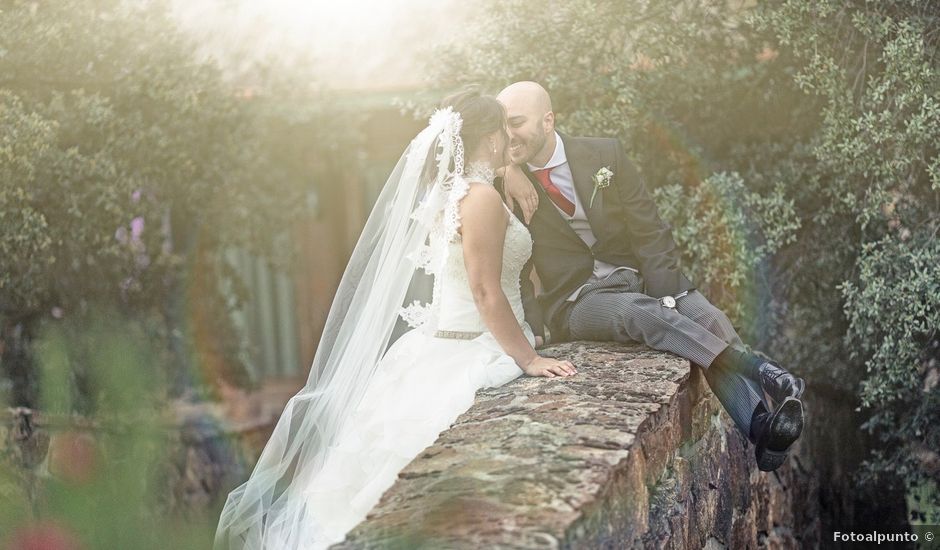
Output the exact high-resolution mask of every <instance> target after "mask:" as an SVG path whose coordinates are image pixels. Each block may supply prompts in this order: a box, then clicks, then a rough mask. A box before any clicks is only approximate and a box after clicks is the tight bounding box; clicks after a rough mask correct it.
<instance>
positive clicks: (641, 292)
mask: <svg viewBox="0 0 940 550" xmlns="http://www.w3.org/2000/svg"><path fill="white" fill-rule="evenodd" d="M497 99H499V101H500V102H501V103H502V104H503V105H504V106H505V107H506V111H507V116H508V122H509V134H510V137H511V141H510V155H511V158H512V163H513V164H514V165H517V166H519V167H521V171H519V170H512V169H510V170H508V171H507V175H506V182H505V186H506V189H505V192H506V194H507V195H508V197H509V198H510V200H512V199H516V202H521V201H524V200H525V198H524V197H525V196H526V195H527V194H531V189H530V187H529V186H530V183H529V182H531V187H534V189H535V191H536V192H537V194H538V207H537V208H536V209H535V211H534V213H533V214H532V216H531V220H530V221H529V222H528V224H527V225H528V227H529V231H530V232H531V234H532V237H533V240H534V244H533V250H532V260H531V262H532V264H533V265H534V267H535V270H536V272H537V274H538V276H539V280H540V281H541V283H542V287H543V292H542V294H541V295H540V296H539V297H538V300H537V301H536V300H534V299H528V300H526V302H527V304H526V305H527V308H526V309H527V315H526V317H527V320H529V321H530V325H531V326H532V329H533V330H534V331H535V334H537V335H542V334H543V330H544V329H543V324H547V325H548V327H549V329H550V330H551V336H552V339H553V340H556V341H558V340H614V341H618V342H642V343H644V344H646V345H648V346H650V347H652V348H654V349H658V350H664V351H670V352H673V353H675V354H677V355H680V356H682V357H685V358H686V359H688V360H689V361H691V362H692V363H694V364H696V365H698V366H699V367H701V368H702V369H703V372H704V375H705V379H706V380H707V381H708V385H709V386H710V387H711V389H712V391H713V392H714V393H715V395H716V396H717V397H718V399H719V401H721V404H722V405H723V406H724V408H725V410H727V411H728V414H729V415H730V416H731V418H732V419H733V420H734V422H735V424H736V425H737V427H738V428H739V429H740V430H741V432H742V433H743V434H744V435H745V436H746V437H747V438H748V439H749V440H750V441H751V442H752V443H754V445H755V456H756V460H757V466H758V468H760V469H761V470H763V471H771V470H774V469H776V468H778V467H779V466H780V465H781V464H783V462H784V461H785V459H786V457H787V452H788V449H789V447H790V445H791V444H792V443H793V442H794V441H796V439H797V438H798V437H799V435H800V432H801V431H802V428H803V407H802V403H801V402H800V400H799V398H800V396H801V395H802V393H803V388H804V382H803V380H802V379H801V378H796V377H794V376H793V375H791V374H790V373H789V372H787V371H786V370H784V369H783V368H781V367H780V366H778V365H777V364H775V363H773V362H770V361H766V360H764V359H761V358H760V357H758V356H756V355H754V354H753V353H751V352H750V351H749V350H748V348H746V346H744V344H743V342H742V341H741V338H740V337H739V336H738V334H737V332H735V330H734V327H733V326H732V325H731V322H730V321H729V320H728V318H727V316H725V314H724V313H722V312H721V311H720V310H719V309H718V308H716V307H715V306H713V305H712V304H711V303H709V302H708V300H707V299H706V298H705V297H704V296H703V295H702V294H701V293H699V292H698V291H697V290H695V286H694V285H693V284H692V283H691V282H690V281H689V280H688V279H687V278H686V277H685V276H684V275H683V274H682V272H681V271H679V261H678V253H677V251H676V245H675V242H674V241H673V238H672V235H671V233H670V231H669V229H668V227H667V226H666V225H665V224H664V223H663V222H662V221H661V220H660V218H659V215H658V213H657V211H656V206H655V204H654V203H653V201H652V199H651V198H650V196H649V194H648V193H647V191H646V189H645V187H644V185H643V180H642V178H641V177H640V175H639V174H638V173H637V171H636V169H635V168H634V167H633V166H632V165H631V164H630V163H629V161H628V160H627V158H626V155H625V154H624V152H623V148H622V147H621V146H620V143H619V142H618V141H617V140H615V139H610V138H585V137H570V136H567V135H561V134H559V133H557V132H556V131H555V115H554V113H553V112H552V104H551V98H550V97H549V95H548V92H546V91H545V89H544V88H542V86H540V85H539V84H537V83H535V82H517V83H515V84H512V85H510V86H508V87H507V88H505V89H504V90H503V91H502V92H500V93H499V95H498V96H497ZM523 173H524V176H523V175H522V174H523ZM526 178H527V179H526ZM510 204H511V203H510ZM516 214H517V216H520V217H522V216H521V215H520V209H518V208H517V209H516ZM523 292H524V295H528V296H529V297H532V296H533V292H532V285H531V282H530V281H529V280H528V277H526V276H524V277H523ZM542 312H544V315H545V317H544V323H543V317H542ZM764 392H766V393H767V394H769V395H770V397H771V398H772V400H773V402H774V404H775V407H771V406H770V405H769V404H768V402H767V401H766V400H765V399H764Z"/></svg>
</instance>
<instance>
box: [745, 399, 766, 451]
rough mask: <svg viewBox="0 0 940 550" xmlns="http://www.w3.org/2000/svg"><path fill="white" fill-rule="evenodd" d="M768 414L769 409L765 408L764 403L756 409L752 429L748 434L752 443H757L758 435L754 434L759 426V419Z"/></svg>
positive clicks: (752, 418) (759, 404)
mask: <svg viewBox="0 0 940 550" xmlns="http://www.w3.org/2000/svg"><path fill="white" fill-rule="evenodd" d="M766 413H767V407H765V406H764V404H763V403H758V404H757V406H756V407H754V413H753V414H752V415H751V429H750V432H749V434H748V435H749V436H750V439H751V443H755V442H757V434H755V433H754V430H755V429H757V427H758V425H759V423H758V422H757V419H758V417H759V416H760V415H762V414H766Z"/></svg>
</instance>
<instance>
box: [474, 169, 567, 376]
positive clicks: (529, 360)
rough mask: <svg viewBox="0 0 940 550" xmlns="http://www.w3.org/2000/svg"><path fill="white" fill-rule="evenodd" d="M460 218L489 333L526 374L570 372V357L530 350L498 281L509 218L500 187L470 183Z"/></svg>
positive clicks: (477, 300) (476, 298)
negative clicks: (551, 356)
mask: <svg viewBox="0 0 940 550" xmlns="http://www.w3.org/2000/svg"><path fill="white" fill-rule="evenodd" d="M460 220H461V228H460V232H461V235H462V237H463V255H464V263H465V265H466V266H467V277H468V279H469V281H470V289H471V291H472V292H473V299H474V302H475V303H476V306H477V310H478V311H479V312H480V317H481V318H482V319H483V322H484V323H485V324H486V326H487V328H488V329H489V330H490V332H491V333H492V334H493V337H494V338H496V341H497V342H499V345H500V346H502V348H503V350H504V351H505V352H506V353H507V354H508V355H509V356H510V357H512V358H513V359H514V360H515V361H516V364H517V365H519V367H520V368H521V369H522V370H523V371H525V373H526V374H530V375H536V376H548V377H553V376H555V375H558V376H567V375H569V374H574V373H575V372H576V371H575V369H574V366H573V365H572V364H571V363H570V362H569V361H558V360H555V359H551V358H548V357H541V356H539V355H538V354H537V353H536V352H535V349H533V348H532V346H531V345H530V344H529V341H528V340H527V339H526V337H525V334H523V332H522V329H521V328H520V327H519V323H518V321H516V316H515V314H514V313H513V311H512V306H511V305H510V304H509V300H508V299H507V298H506V294H505V293H504V292H503V289H502V286H501V285H500V274H501V272H502V260H503V242H504V240H505V238H506V227H507V224H508V218H507V213H506V209H505V208H503V204H502V197H500V195H499V192H498V191H496V189H494V188H493V187H490V186H487V185H482V184H471V186H470V191H469V192H468V193H467V196H466V197H464V199H463V200H462V201H461V203H460Z"/></svg>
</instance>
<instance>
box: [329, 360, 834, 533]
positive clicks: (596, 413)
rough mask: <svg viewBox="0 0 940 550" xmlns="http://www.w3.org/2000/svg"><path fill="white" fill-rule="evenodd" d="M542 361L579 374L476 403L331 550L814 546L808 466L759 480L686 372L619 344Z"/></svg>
mask: <svg viewBox="0 0 940 550" xmlns="http://www.w3.org/2000/svg"><path fill="white" fill-rule="evenodd" d="M546 353H547V354H550V355H554V356H557V357H563V358H569V359H571V360H572V361H574V362H575V363H576V364H577V365H578V370H579V374H578V375H577V376H575V377H572V378H567V379H554V380H552V379H545V378H529V377H525V378H520V379H518V380H516V381H514V382H512V383H510V384H507V385H505V386H503V387H501V388H496V389H490V390H486V391H483V392H481V393H480V394H478V396H477V400H476V403H475V404H474V406H473V407H472V408H471V409H470V410H469V411H468V412H467V413H465V414H464V415H462V416H461V417H460V418H459V419H458V421H457V422H456V423H455V425H454V426H453V427H452V428H451V429H450V430H448V431H446V432H444V433H443V434H442V435H441V437H440V438H439V439H438V440H437V442H436V443H435V444H434V445H433V446H432V447H430V448H428V449H427V450H426V451H425V452H423V453H422V454H421V455H420V456H418V457H417V458H416V459H415V460H414V461H412V462H411V464H409V465H408V466H407V467H406V468H405V469H404V470H403V471H402V472H401V474H400V476H399V479H398V481H397V482H396V484H395V485H394V486H393V487H392V488H391V489H390V490H389V491H388V492H386V494H385V495H384V496H383V498H382V500H381V502H380V503H379V504H378V506H377V507H376V508H375V509H374V510H373V511H372V513H371V514H370V515H369V518H368V519H367V520H366V521H365V522H364V523H362V524H361V525H359V526H358V527H357V528H356V529H355V530H353V532H352V533H350V535H349V537H347V540H346V542H345V543H343V544H341V545H337V548H380V547H381V548H386V547H392V548H441V547H447V548H453V547H457V548H474V547H511V548H631V547H636V548H676V549H687V548H721V547H730V548H734V549H738V548H804V547H813V546H816V545H818V540H819V526H818V522H817V520H816V519H815V518H816V517H817V516H818V514H817V510H816V508H815V507H816V506H817V504H816V503H817V502H818V479H816V478H815V477H814V475H813V474H812V471H813V470H812V468H811V466H810V465H808V464H802V463H800V462H799V460H798V459H797V458H795V457H794V456H791V458H790V460H789V462H788V463H787V464H785V465H784V466H783V467H781V468H780V469H778V470H777V471H776V472H773V473H762V472H759V471H758V470H757V469H756V466H755V465H754V459H753V446H751V445H750V444H749V443H748V442H747V440H746V439H744V437H743V436H741V435H740V434H739V433H738V431H737V429H736V428H735V427H734V425H733V423H732V422H731V420H730V418H729V417H728V416H727V414H726V413H724V412H723V411H722V410H721V407H720V404H719V403H718V401H717V399H716V398H715V397H714V396H713V395H712V394H711V392H710V391H709V390H708V389H707V385H706V383H705V381H704V378H703V376H702V375H701V372H700V371H699V369H698V368H697V367H696V368H694V369H690V365H689V363H688V361H685V360H683V359H681V358H678V357H676V356H673V355H670V354H666V353H660V352H655V351H651V350H649V349H648V348H644V347H637V346H623V345H618V344H601V343H594V342H592V343H584V342H575V343H570V344H561V345H556V346H553V347H551V348H549V349H548V350H546ZM792 454H795V453H792ZM792 454H791V455H792Z"/></svg>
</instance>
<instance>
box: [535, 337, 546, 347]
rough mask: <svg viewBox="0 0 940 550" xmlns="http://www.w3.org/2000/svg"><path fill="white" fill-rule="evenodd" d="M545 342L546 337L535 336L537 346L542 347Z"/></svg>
mask: <svg viewBox="0 0 940 550" xmlns="http://www.w3.org/2000/svg"><path fill="white" fill-rule="evenodd" d="M544 344H545V339H544V338H542V337H541V336H536V337H535V347H536V348H540V347H542V345H544Z"/></svg>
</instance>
